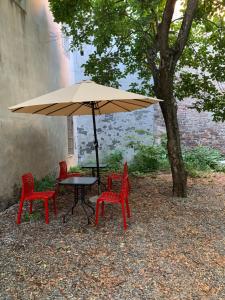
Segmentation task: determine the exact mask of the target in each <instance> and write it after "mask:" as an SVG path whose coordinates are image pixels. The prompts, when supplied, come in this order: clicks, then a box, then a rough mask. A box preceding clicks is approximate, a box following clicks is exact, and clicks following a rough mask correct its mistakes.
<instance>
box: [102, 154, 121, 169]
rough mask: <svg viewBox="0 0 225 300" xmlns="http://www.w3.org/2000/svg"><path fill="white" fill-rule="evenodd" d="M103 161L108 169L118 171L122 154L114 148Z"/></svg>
mask: <svg viewBox="0 0 225 300" xmlns="http://www.w3.org/2000/svg"><path fill="white" fill-rule="evenodd" d="M105 162H106V163H107V165H108V169H109V170H112V171H119V170H121V169H122V166H123V154H122V152H121V151H119V150H116V151H114V152H112V153H110V154H109V155H108V156H107V157H106V158H105Z"/></svg>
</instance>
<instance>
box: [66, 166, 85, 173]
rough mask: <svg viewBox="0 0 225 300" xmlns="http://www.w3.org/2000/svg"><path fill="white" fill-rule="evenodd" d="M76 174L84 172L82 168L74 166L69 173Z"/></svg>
mask: <svg viewBox="0 0 225 300" xmlns="http://www.w3.org/2000/svg"><path fill="white" fill-rule="evenodd" d="M76 172H82V169H81V167H80V166H72V167H70V169H69V173H76Z"/></svg>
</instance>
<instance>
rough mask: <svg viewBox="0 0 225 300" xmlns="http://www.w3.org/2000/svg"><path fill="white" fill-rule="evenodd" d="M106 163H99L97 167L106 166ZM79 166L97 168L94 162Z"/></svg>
mask: <svg viewBox="0 0 225 300" xmlns="http://www.w3.org/2000/svg"><path fill="white" fill-rule="evenodd" d="M106 167H107V164H99V168H106ZM81 168H97V165H96V163H90V164H85V165H82V166H81Z"/></svg>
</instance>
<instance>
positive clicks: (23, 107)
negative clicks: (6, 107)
mask: <svg viewBox="0 0 225 300" xmlns="http://www.w3.org/2000/svg"><path fill="white" fill-rule="evenodd" d="M22 108H24V106H23V107H19V108H16V109H14V110H13V111H12V112H15V111H17V110H19V109H22Z"/></svg>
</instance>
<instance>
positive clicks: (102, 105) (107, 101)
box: [99, 101, 110, 109]
mask: <svg viewBox="0 0 225 300" xmlns="http://www.w3.org/2000/svg"><path fill="white" fill-rule="evenodd" d="M109 102H110V101H107V102H106V103H104V104H103V105H101V106H99V109H100V108H102V107H104V106H106V105H107V104H109Z"/></svg>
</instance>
